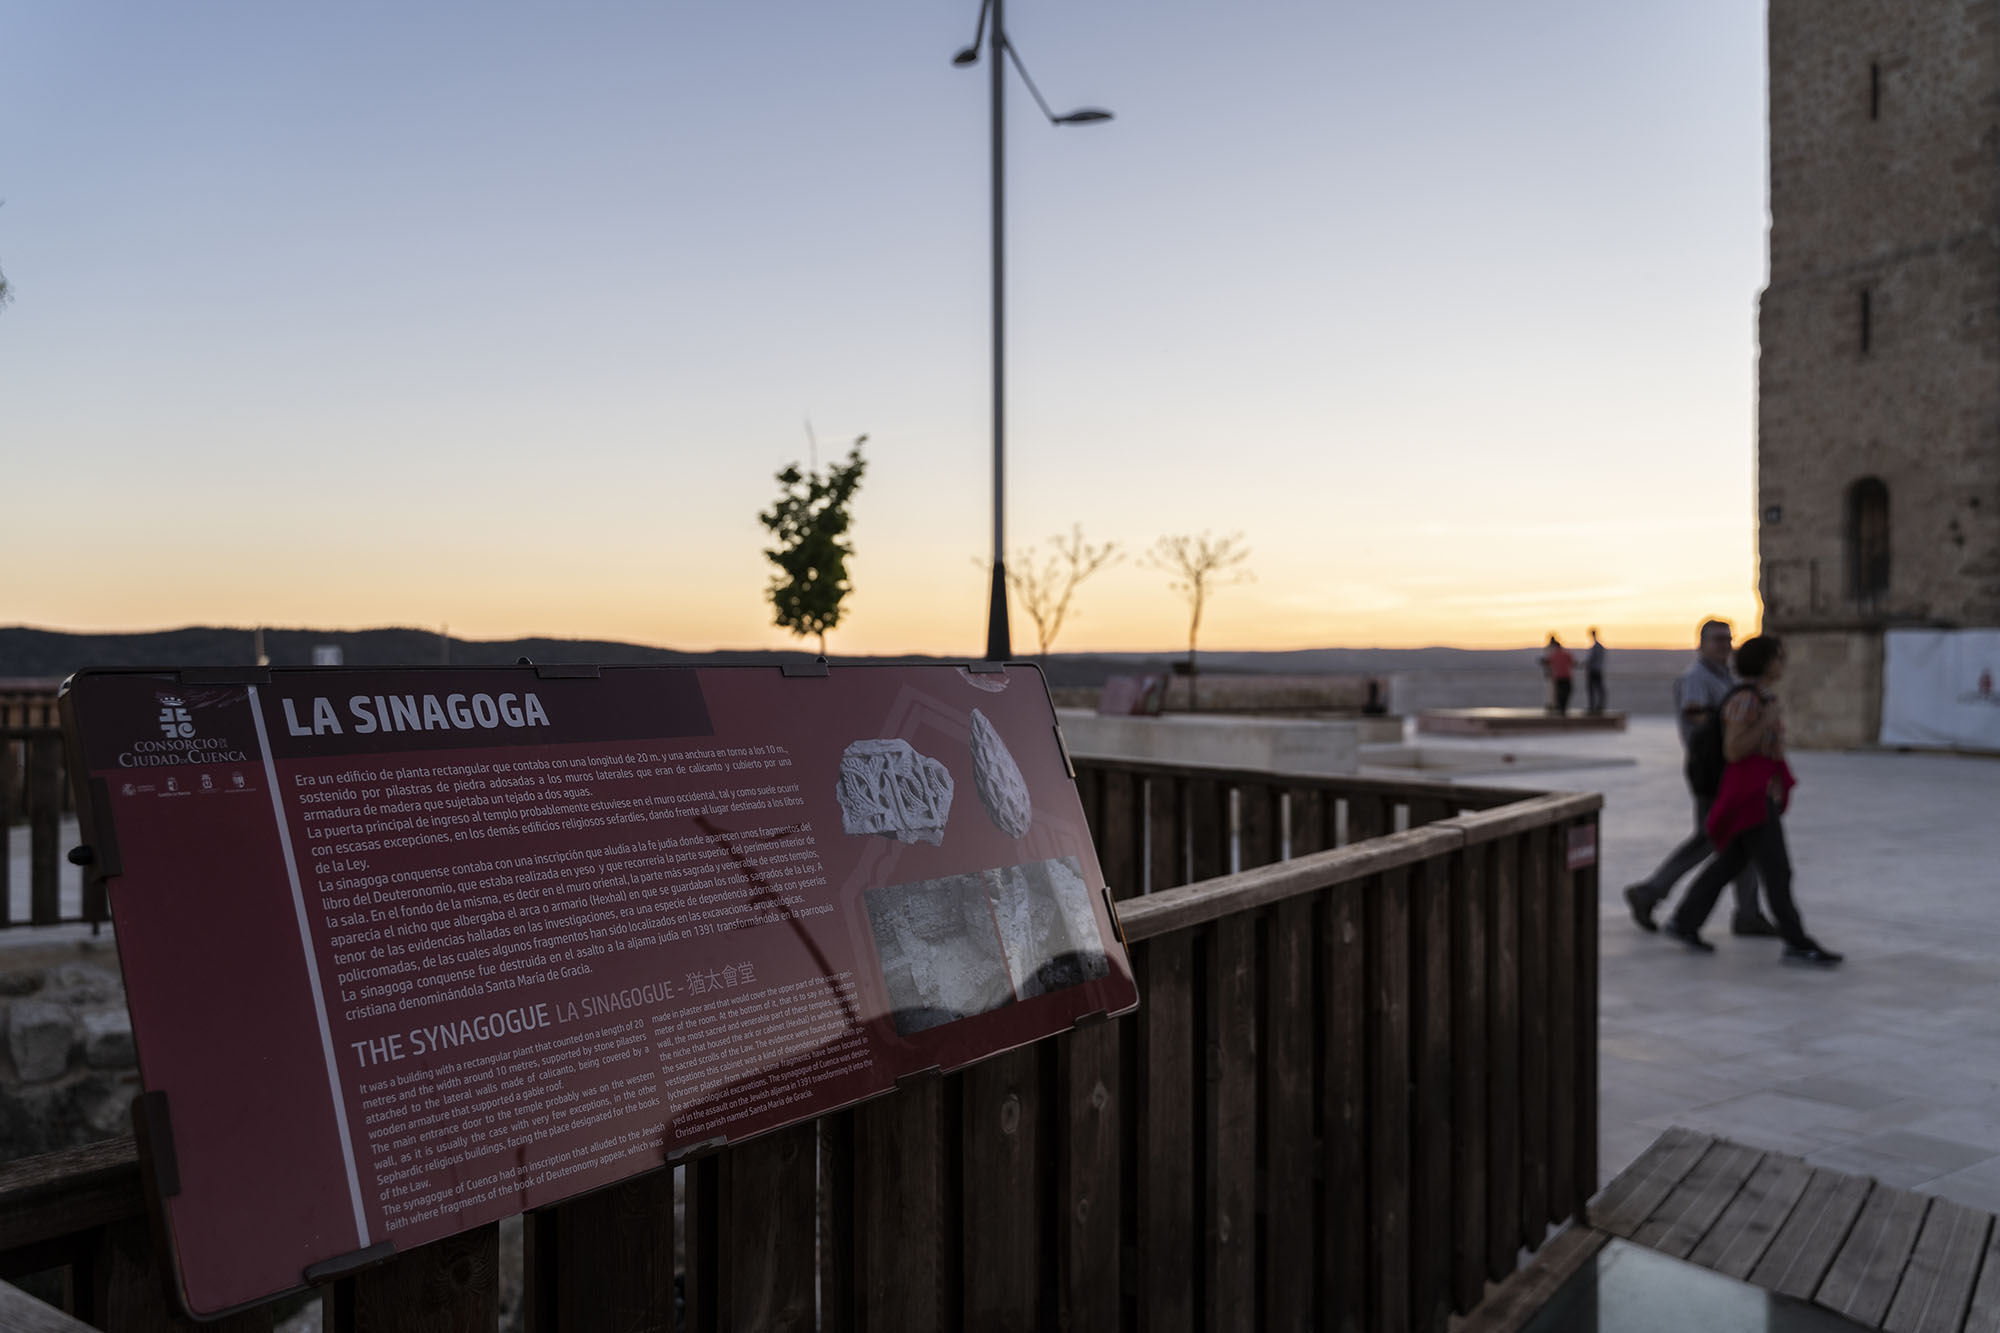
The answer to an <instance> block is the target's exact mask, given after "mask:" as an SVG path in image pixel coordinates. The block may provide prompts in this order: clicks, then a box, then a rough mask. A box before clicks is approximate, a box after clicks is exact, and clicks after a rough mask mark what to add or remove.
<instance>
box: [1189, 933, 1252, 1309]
mask: <svg viewBox="0 0 2000 1333" xmlns="http://www.w3.org/2000/svg"><path fill="white" fill-rule="evenodd" d="M1201 943H1202V948H1203V952H1204V954H1205V957H1204V958H1203V960H1202V961H1203V963H1204V964H1205V966H1204V968H1203V972H1204V973H1205V976H1204V981H1205V990H1206V995H1205V997H1204V1009H1205V1013H1204V1019H1205V1022H1204V1024H1203V1027H1204V1029H1205V1035H1206V1039H1207V1040H1206V1042H1205V1045H1206V1047H1207V1051H1206V1057H1207V1058H1206V1063H1207V1070H1206V1074H1207V1078H1206V1091H1207V1095H1206V1097H1205V1099H1204V1100H1205V1103H1206V1105H1205V1107H1204V1110H1205V1112H1206V1117H1207V1118H1206V1122H1205V1124H1204V1130H1205V1132H1204V1134H1203V1136H1202V1138H1203V1142H1204V1145H1205V1148H1206V1158H1207V1160H1206V1161H1205V1162H1204V1163H1203V1176H1204V1187H1205V1196H1206V1197H1205V1198H1204V1200H1203V1207H1202V1215H1203V1219H1204V1227H1203V1232H1204V1235H1203V1252H1204V1258H1205V1261H1206V1264H1207V1269H1206V1281H1205V1282H1204V1284H1203V1287H1204V1293H1205V1297H1206V1299H1205V1302H1204V1304H1205V1306H1206V1309H1205V1315H1206V1321H1205V1325H1204V1326H1205V1327H1206V1328H1208V1329H1210V1330H1213V1331H1214V1333H1223V1331H1224V1330H1229V1329H1241V1330H1244V1333H1250V1331H1251V1330H1254V1329H1255V1328H1256V1326H1257V1063H1258V1054H1259V1053H1258V1050H1257V983H1256V967H1255V963H1256V944H1257V935H1256V921H1255V919H1254V918H1253V917H1252V916H1251V915H1250V914H1249V913H1238V914H1236V915H1234V916H1231V917H1226V918H1224V919H1223V920H1221V921H1217V922H1215V923H1214V924H1213V925H1210V926H1209V927H1208V928H1207V929H1206V930H1204V931H1203V932H1202V937H1201Z"/></svg>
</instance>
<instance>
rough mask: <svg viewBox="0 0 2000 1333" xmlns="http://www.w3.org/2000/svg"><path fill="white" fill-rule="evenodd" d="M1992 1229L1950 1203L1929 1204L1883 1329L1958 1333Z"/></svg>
mask: <svg viewBox="0 0 2000 1333" xmlns="http://www.w3.org/2000/svg"><path fill="white" fill-rule="evenodd" d="M1992 1225H1993V1218H1992V1216H1991V1215H1990V1214H1987V1213H1982V1212H1976V1211H1974V1210H1973V1209H1970V1208H1967V1207H1965V1206H1964V1205H1963V1204H1957V1203H1953V1202H1952V1201H1951V1200H1950V1199H1934V1200H1932V1201H1931V1210H1930V1212H1929V1214H1928V1215H1926V1216H1925V1218H1924V1230H1923V1234H1922V1235H1921V1236H1919V1237H1918V1238H1917V1247H1916V1250H1915V1252H1914V1253H1912V1254H1911V1255H1910V1266H1909V1267H1908V1268H1907V1269H1905V1270H1904V1272H1903V1281H1902V1284H1901V1285H1900V1286H1898V1287H1897V1288H1896V1300H1895V1303H1894V1304H1893V1305H1891V1306H1890V1307H1889V1316H1888V1318H1887V1319H1885V1320H1883V1321H1882V1327H1883V1328H1885V1329H1888V1330H1889V1333H1958V1329H1959V1326H1960V1325H1961V1324H1963V1323H1964V1321H1965V1311H1966V1307H1967V1305H1968V1303H1969V1302H1970V1301H1971V1300H1972V1286H1973V1282H1974V1281H1975V1280H1976V1279H1977V1278H1978V1276H1979V1261H1980V1256H1981V1255H1983V1254H1985V1252H1986V1237H1987V1232H1988V1231H1989V1230H1990V1229H1991V1227H1992Z"/></svg>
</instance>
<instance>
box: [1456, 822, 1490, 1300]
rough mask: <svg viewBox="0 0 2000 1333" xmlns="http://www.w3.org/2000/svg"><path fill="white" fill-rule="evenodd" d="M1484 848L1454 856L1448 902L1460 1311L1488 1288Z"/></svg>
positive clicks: (1486, 849)
mask: <svg viewBox="0 0 2000 1333" xmlns="http://www.w3.org/2000/svg"><path fill="white" fill-rule="evenodd" d="M1491 851H1492V849H1491V848H1490V847H1486V846H1480V847H1469V848H1467V849H1466V850H1464V851H1463V852H1460V853H1459V854H1458V855H1457V856H1455V857H1453V858H1452V873H1453V874H1454V876H1455V877H1456V883H1455V884H1454V885H1453V892H1452V904H1451V974H1452V987H1453V991H1452V1005H1451V1077H1452V1092H1451V1103H1452V1108H1451V1109H1452V1117H1451V1174H1452V1181H1453V1200H1452V1219H1453V1227H1452V1297H1453V1304H1454V1305H1455V1307H1456V1308H1457V1309H1459V1310H1461V1311H1463V1310H1470V1309H1472V1308H1473V1307H1474V1306H1475V1305H1477V1304H1478V1303H1479V1299H1480V1296H1481V1295H1482V1294H1483V1292H1484V1291H1485V1287H1486V1222H1487V1207H1488V1201H1487V1188H1486V1186H1487V1146H1488V1136H1489V1135H1490V1134H1491V1132H1492V1130H1491V1126H1490V1124H1489V1123H1488V1114H1487V1097H1486V1068H1487V1062H1486V1057H1487V1050H1486V1017H1487V1012H1488V1009H1489V1008H1490V999H1489V996H1488V994H1487V970H1486V968H1487V939H1486V921H1487V901H1486V900H1487V890H1488V885H1487V876H1486V868H1487V865H1488V863H1489V862H1490V860H1491Z"/></svg>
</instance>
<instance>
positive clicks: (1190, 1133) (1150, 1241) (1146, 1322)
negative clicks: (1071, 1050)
mask: <svg viewBox="0 0 2000 1333" xmlns="http://www.w3.org/2000/svg"><path fill="white" fill-rule="evenodd" d="M1133 965H1134V971H1135V972H1136V973H1137V975H1138V978H1139V1013H1138V1017H1137V1018H1136V1020H1134V1023H1133V1026H1134V1029H1135V1035H1136V1037H1137V1042H1138V1052H1137V1056H1138V1058H1137V1063H1136V1078H1135V1081H1136V1083H1137V1086H1138V1090H1139V1104H1138V1106H1137V1107H1136V1108H1135V1110H1136V1120H1137V1135H1138V1137H1137V1144H1136V1153H1135V1157H1136V1160H1135V1162H1134V1168H1133V1169H1134V1171H1135V1172H1136V1174H1137V1179H1136V1181H1135V1182H1134V1184H1135V1188H1136V1206H1137V1213H1136V1219H1135V1227H1134V1231H1135V1233H1136V1240H1137V1243H1138V1254H1137V1268H1136V1272H1135V1275H1134V1276H1135V1283H1134V1288H1135V1290H1134V1295H1135V1297H1136V1300H1137V1307H1138V1308H1137V1315H1138V1327H1139V1328H1140V1329H1141V1330H1142V1333H1153V1331H1155V1330H1159V1331H1162V1333H1164V1331H1165V1330H1174V1331H1175V1333H1178V1331H1179V1330H1183V1329H1189V1328H1192V1327H1194V1326H1195V1321H1196V1317H1197V1314H1196V1306H1195V1278H1196V1275H1197V1274H1198V1273H1199V1272H1200V1269H1201V1263H1200V1261H1201V1253H1200V1241H1201V1236H1200V1233H1199V1231H1198V1230H1197V1228H1196V1227H1195V1225H1194V1222H1195V1206H1196V1195H1195V1187H1196V1185H1197V1183H1198V1182H1199V1180H1200V1174H1199V1162H1200V1159H1199V1158H1198V1157H1197V1156H1196V1152H1195V1126H1194V1114H1193V1113H1194V1108H1195V1107H1196V1106H1198V1105H1199V1104H1200V1096H1201V1084H1202V1080H1201V1079H1200V1071H1198V1069H1197V1067H1196V1064H1195V1052H1196V1047H1195V1037H1196V1033H1195V1007H1194V941H1193V938H1192V936H1190V935H1188V934H1186V933H1181V934H1175V935H1168V936H1165V937H1163V938H1160V939H1156V940H1148V941H1146V942H1145V943H1143V944H1140V945H1137V946H1135V948H1134V950H1133Z"/></svg>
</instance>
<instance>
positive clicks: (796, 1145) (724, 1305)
mask: <svg viewBox="0 0 2000 1333" xmlns="http://www.w3.org/2000/svg"><path fill="white" fill-rule="evenodd" d="M818 1152H819V1127H818V1125H817V1124H816V1123H815V1122H813V1121H807V1122H805V1123H804V1124H799V1125H790V1126H787V1127H786V1128H784V1129H780V1130H775V1131H773V1132H771V1133H769V1134H762V1135H759V1136H758V1137H756V1138H754V1139H751V1140H750V1141H748V1142H746V1143H742V1144H739V1145H737V1146H735V1147H732V1148H725V1149H723V1150H722V1151H721V1152H719V1153H716V1154H715V1155H714V1156H712V1157H707V1158H703V1159H702V1160H701V1161H699V1162H697V1163H695V1164H694V1171H695V1172H696V1173H699V1174H701V1175H704V1176H706V1177H708V1179H707V1180H706V1181H704V1182H703V1188H701V1190H700V1193H701V1194H702V1207H701V1208H699V1209H698V1210H696V1211H695V1212H693V1213H691V1214H690V1217H689V1227H688V1236H687V1251H688V1263H687V1267H688V1276H687V1280H686V1288H687V1301H688V1316H689V1317H688V1326H689V1327H690V1328H694V1329H703V1330H708V1329H713V1330H717V1331H718V1333H747V1330H751V1329H771V1330H774V1331H777V1333H782V1331H783V1330H794V1331H795V1333H796V1331H798V1330H804V1329H809V1328H811V1327H813V1308H814V1303H815V1295H816V1291H815V1277H816V1274H815V1272H814V1258H815V1255H816V1253H817V1246H816V1244H815V1238H814V1228H815V1222H816V1220H817V1216H816V1215H817V1211H818V1207H817V1204H818V1198H817V1196H818V1183H819V1175H818V1170H817V1158H818ZM697 1223H698V1225H697ZM671 1262H672V1251H671V1248H670V1249H669V1251H668V1263H669V1269H668V1277H667V1281H668V1286H669V1288H671V1286H672V1270H671ZM668 1305H669V1308H670V1309H671V1305H672V1302H671V1300H670V1301H669V1302H668Z"/></svg>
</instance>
